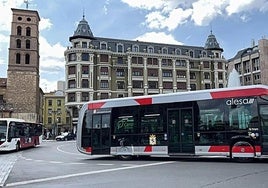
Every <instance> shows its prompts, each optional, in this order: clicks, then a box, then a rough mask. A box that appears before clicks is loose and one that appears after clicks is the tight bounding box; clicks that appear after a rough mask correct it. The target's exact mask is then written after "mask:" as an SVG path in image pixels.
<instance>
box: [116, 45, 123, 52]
mask: <svg viewBox="0 0 268 188" xmlns="http://www.w3.org/2000/svg"><path fill="white" fill-rule="evenodd" d="M117 52H123V45H122V44H118V45H117Z"/></svg>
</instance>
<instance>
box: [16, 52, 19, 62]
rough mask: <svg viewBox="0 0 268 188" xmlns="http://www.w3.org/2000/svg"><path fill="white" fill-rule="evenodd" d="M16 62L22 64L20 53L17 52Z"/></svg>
mask: <svg viewBox="0 0 268 188" xmlns="http://www.w3.org/2000/svg"><path fill="white" fill-rule="evenodd" d="M16 64H20V53H16Z"/></svg>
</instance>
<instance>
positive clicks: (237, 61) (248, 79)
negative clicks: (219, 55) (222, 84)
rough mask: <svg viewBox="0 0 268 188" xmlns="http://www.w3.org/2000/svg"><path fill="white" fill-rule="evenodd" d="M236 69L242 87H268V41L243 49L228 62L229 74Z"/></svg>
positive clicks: (264, 40) (263, 40)
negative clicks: (260, 85) (262, 85)
mask: <svg viewBox="0 0 268 188" xmlns="http://www.w3.org/2000/svg"><path fill="white" fill-rule="evenodd" d="M233 69H235V70H236V71H237V72H238V74H239V79H240V83H241V85H254V84H264V85H268V40H267V39H265V38H263V39H260V40H259V41H258V44H257V45H255V43H254V42H253V43H252V46H251V47H248V48H245V49H242V50H240V51H238V52H237V54H236V55H235V56H234V57H233V58H231V59H229V60H228V72H229V73H230V72H231V71H232V70H233Z"/></svg>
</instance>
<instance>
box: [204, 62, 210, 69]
mask: <svg viewBox="0 0 268 188" xmlns="http://www.w3.org/2000/svg"><path fill="white" fill-rule="evenodd" d="M203 65H204V68H206V69H209V67H210V66H209V62H208V61H205V62H203Z"/></svg>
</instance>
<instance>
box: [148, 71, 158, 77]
mask: <svg viewBox="0 0 268 188" xmlns="http://www.w3.org/2000/svg"><path fill="white" fill-rule="evenodd" d="M148 76H151V77H158V69H148Z"/></svg>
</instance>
